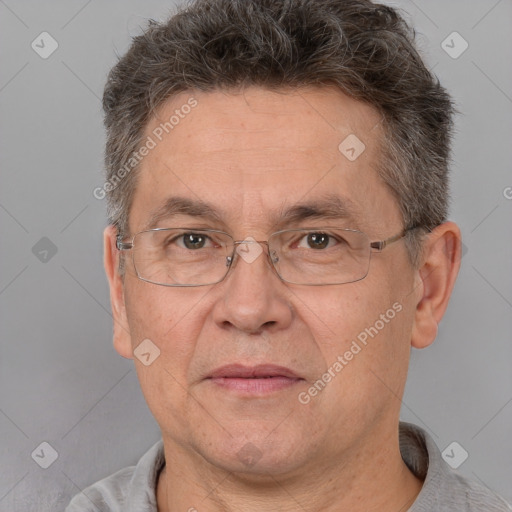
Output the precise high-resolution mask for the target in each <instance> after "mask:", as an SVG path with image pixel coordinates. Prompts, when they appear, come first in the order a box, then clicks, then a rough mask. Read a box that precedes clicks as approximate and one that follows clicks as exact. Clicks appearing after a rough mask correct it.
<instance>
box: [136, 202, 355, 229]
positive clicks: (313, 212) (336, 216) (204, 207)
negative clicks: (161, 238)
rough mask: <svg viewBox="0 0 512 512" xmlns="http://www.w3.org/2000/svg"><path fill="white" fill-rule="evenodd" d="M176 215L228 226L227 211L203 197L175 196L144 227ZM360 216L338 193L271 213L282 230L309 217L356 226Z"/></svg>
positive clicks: (277, 227) (150, 216)
mask: <svg viewBox="0 0 512 512" xmlns="http://www.w3.org/2000/svg"><path fill="white" fill-rule="evenodd" d="M177 215H184V216H189V217H197V218H199V219H204V220H210V221H213V222H217V223H221V224H224V225H225V221H224V218H225V214H223V213H222V211H219V210H217V209H216V208H215V207H214V206H212V205H211V204H209V203H206V202H204V201H201V200H193V199H189V198H186V197H181V196H172V197H169V198H167V199H166V200H165V202H164V203H163V204H162V205H161V206H159V207H158V208H156V209H155V210H153V211H152V212H151V213H150V215H149V219H148V221H147V222H146V223H145V225H144V228H143V229H144V230H146V229H154V228H155V227H156V226H157V225H158V224H159V223H160V222H161V221H162V220H167V219H170V218H171V217H174V216H177ZM359 215H360V212H359V209H358V208H357V206H356V205H355V203H354V202H353V201H352V200H350V199H349V198H347V197H340V196H338V195H335V194H326V195H324V196H322V197H320V198H316V199H314V200H310V201H306V202H302V203H298V204H294V205H292V206H289V207H287V208H285V206H284V205H283V206H281V207H280V208H278V209H276V210H274V211H272V212H271V221H270V223H271V225H272V229H275V230H280V229H282V228H284V227H286V226H290V225H294V224H298V223H300V222H303V221H305V220H308V219H318V220H329V219H332V220H345V221H349V222H352V223H353V224H354V225H352V226H351V227H352V228H355V229H357V228H358V225H357V224H356V222H357V219H358V217H359Z"/></svg>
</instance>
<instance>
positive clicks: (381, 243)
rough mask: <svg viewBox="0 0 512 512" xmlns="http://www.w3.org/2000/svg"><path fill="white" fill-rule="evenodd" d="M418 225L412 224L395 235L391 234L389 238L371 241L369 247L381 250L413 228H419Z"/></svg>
mask: <svg viewBox="0 0 512 512" xmlns="http://www.w3.org/2000/svg"><path fill="white" fill-rule="evenodd" d="M419 227H420V226H412V227H410V228H407V229H404V230H403V231H402V232H401V233H399V234H398V235H395V236H391V237H389V238H386V240H379V241H378V242H371V243H370V247H371V248H372V249H375V250H376V251H379V252H380V251H382V250H383V249H384V248H385V247H386V246H388V245H389V244H392V243H393V242H396V241H397V240H400V239H401V238H403V237H404V236H405V235H406V233H407V232H408V231H412V230H413V229H416V228H419Z"/></svg>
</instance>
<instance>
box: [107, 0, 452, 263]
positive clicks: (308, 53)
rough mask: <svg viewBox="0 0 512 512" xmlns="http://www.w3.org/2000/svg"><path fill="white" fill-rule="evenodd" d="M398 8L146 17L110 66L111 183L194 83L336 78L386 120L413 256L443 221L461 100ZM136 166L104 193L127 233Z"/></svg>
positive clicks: (388, 175) (272, 5)
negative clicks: (435, 70) (428, 61)
mask: <svg viewBox="0 0 512 512" xmlns="http://www.w3.org/2000/svg"><path fill="white" fill-rule="evenodd" d="M414 40H415V32H414V30H412V29H411V28H410V27H409V26H408V25H407V23H406V22H405V21H404V19H403V18H402V17H401V16H400V14H399V13H398V12H397V10H396V9H393V8H391V7H389V6H385V5H382V4H374V3H373V2H371V1H370V0H192V1H191V2H189V3H188V4H186V5H185V6H183V7H182V8H181V9H180V10H179V11H178V12H177V13H176V14H175V15H174V16H172V17H171V18H170V19H169V20H168V21H167V22H165V23H157V22H155V21H150V22H149V26H148V27H147V29H146V30H145V31H144V33H143V34H142V35H140V36H137V37H135V38H134V39H133V42H132V45H131V47H130V48H129V50H128V52H127V53H126V54H125V55H124V56H123V57H122V58H121V59H120V60H119V62H118V63H117V64H116V65H115V66H114V67H113V68H112V70H111V71H110V74H109V76H108V80H107V84H106V86H105V92H104V96H103V109H104V111H105V126H106V130H107V142H106V151H105V166H106V179H107V182H109V181H110V182H111V181H113V180H115V178H116V176H118V175H117V173H118V172H119V170H120V169H123V168H125V167H126V164H127V162H128V161H129V159H130V158H131V157H132V155H133V154H134V152H136V151H137V150H138V149H139V148H140V146H141V144H142V142H143V141H142V138H143V133H144V130H145V128H146V125H147V123H148V121H149V120H150V118H151V116H152V115H153V114H154V112H155V109H156V108H158V107H159V106H160V105H161V104H162V103H163V102H164V101H166V100H167V99H169V98H170V97H172V96H173V95H176V94H178V93H180V92H183V91H186V90H190V89H196V90H201V91H213V90H216V89H224V90H226V89H227V90H229V89H239V88H241V87H244V86H251V85H253V86H260V87H263V88H267V89H270V90H279V89H284V88H290V87H291V88H300V87H311V86H323V85H335V86H336V87H338V88H339V89H340V90H341V91H342V92H344V93H345V94H347V95H349V96H351V97H353V98H355V99H357V100H360V101H362V102H365V103H366V104H369V105H371V106H373V107H374V108H375V109H376V110H377V111H378V112H379V113H380V114H381V115H382V118H383V121H382V126H383V131H384V140H383V141H382V151H381V156H382V157H381V161H380V162H379V169H378V171H379V175H380V176H381V178H382V180H383V181H384V182H385V183H386V184H387V186H389V188H390V189H391V191H392V192H393V194H394V196H395V197H396V200H397V202H398V205H399V208H400V211H401V214H402V217H403V222H404V227H405V228H408V227H412V226H419V227H420V228H423V229H420V230H415V231H410V232H409V233H408V234H407V237H406V246H407V250H408V254H409V258H410V261H411V264H412V265H413V266H414V267H415V268H416V267H417V266H418V265H419V263H420V258H421V248H422V237H423V235H424V234H425V233H426V232H428V231H431V230H432V229H433V228H434V227H436V226H438V225H439V224H441V223H442V222H444V221H445V220H446V217H447V211H448V203H449V199H450V197H449V179H448V165H449V157H450V155H449V153H450V139H451V134H452V130H453V120H452V118H453V113H454V111H455V110H454V107H453V103H452V101H451V99H450V96H449V95H448V93H447V92H446V90H445V89H444V88H443V87H442V86H441V85H440V84H439V80H438V79H437V78H436V77H435V76H434V75H433V74H432V73H431V72H430V71H429V70H428V69H427V68H426V66H425V64H424V63H423V61H422V59H421V57H420V56H419V54H418V52H417V51H416V49H415V42H414ZM136 171H137V168H134V170H133V171H131V172H129V173H127V174H126V176H125V177H124V178H123V179H122V180H118V183H116V186H115V187H111V190H109V191H108V192H107V203H108V207H107V208H108V217H109V221H110V222H111V223H112V224H114V225H115V226H116V227H117V230H118V232H119V233H121V234H127V229H128V218H129V211H130V207H131V202H132V199H133V194H134V190H135V187H136V182H137V172H136Z"/></svg>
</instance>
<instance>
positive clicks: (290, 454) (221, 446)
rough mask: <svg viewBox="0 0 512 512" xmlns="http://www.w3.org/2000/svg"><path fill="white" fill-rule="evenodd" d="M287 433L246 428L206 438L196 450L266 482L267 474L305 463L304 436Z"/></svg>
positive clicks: (224, 466)
mask: <svg viewBox="0 0 512 512" xmlns="http://www.w3.org/2000/svg"><path fill="white" fill-rule="evenodd" d="M286 434H287V433H286V432H285V433H284V435H283V433H282V434H281V435H272V434H270V435H269V434H268V430H267V429H262V430H261V431H260V432H254V431H252V432H250V431H249V429H247V428H246V429H245V431H241V432H240V433H239V435H232V436H229V435H224V436H223V438H222V439H215V440H214V439H209V442H208V444H207V445H204V444H203V446H200V447H198V451H199V453H200V454H201V455H202V456H203V457H204V458H205V459H206V460H207V461H208V462H209V463H210V464H212V465H213V466H215V467H218V468H222V469H224V470H225V471H229V472H231V473H236V474H237V475H239V477H240V478H241V479H248V480H251V481H253V482H254V481H256V482H257V481H261V482H265V481H268V480H269V478H270V475H272V476H277V475H285V474H291V473H293V472H294V471H296V470H297V469H299V468H303V467H304V463H305V460H306V459H307V454H306V452H307V451H308V450H307V446H305V444H304V436H302V435H300V434H298V435H292V434H290V433H289V432H288V435H286ZM310 442H311V441H310ZM212 447H214V448H213V449H212Z"/></svg>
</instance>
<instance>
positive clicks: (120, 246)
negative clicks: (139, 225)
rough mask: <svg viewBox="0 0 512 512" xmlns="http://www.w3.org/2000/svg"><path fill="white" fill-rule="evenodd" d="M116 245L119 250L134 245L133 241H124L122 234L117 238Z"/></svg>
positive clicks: (124, 249)
mask: <svg viewBox="0 0 512 512" xmlns="http://www.w3.org/2000/svg"><path fill="white" fill-rule="evenodd" d="M116 247H117V249H118V250H119V251H127V250H128V249H131V248H132V247H133V242H123V241H122V237H121V235H118V236H117V238H116Z"/></svg>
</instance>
